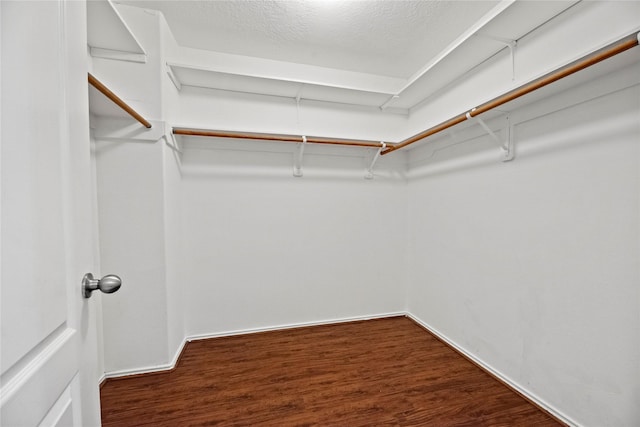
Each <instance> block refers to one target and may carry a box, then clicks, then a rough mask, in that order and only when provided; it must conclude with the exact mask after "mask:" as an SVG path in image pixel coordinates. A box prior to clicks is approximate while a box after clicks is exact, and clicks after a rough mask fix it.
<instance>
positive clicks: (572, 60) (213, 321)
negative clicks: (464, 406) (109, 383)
mask: <svg viewBox="0 0 640 427" xmlns="http://www.w3.org/2000/svg"><path fill="white" fill-rule="evenodd" d="M180 3H181V2H161V1H157V2H156V1H128V0H127V1H119V2H113V3H112V2H109V1H95V2H93V1H92V2H88V5H87V14H88V15H87V17H88V28H87V30H88V42H89V49H88V55H89V57H90V61H89V62H90V76H88V78H89V83H90V85H91V89H90V92H89V97H90V108H91V139H92V141H91V143H92V153H93V165H94V174H95V192H94V193H95V204H96V212H97V218H96V219H95V220H96V223H97V224H98V230H99V231H98V237H99V242H100V245H99V255H98V258H99V260H100V269H101V271H103V272H109V271H114V272H115V271H117V272H118V274H119V275H121V277H122V278H123V283H124V284H123V286H122V289H121V290H120V291H119V292H118V293H116V294H113V295H111V296H109V297H108V298H107V297H105V298H102V300H101V304H102V305H101V310H102V321H101V323H102V326H101V337H100V341H101V342H100V346H101V350H102V351H101V353H102V355H103V356H102V357H103V360H101V365H102V370H103V371H104V372H105V377H107V378H109V377H118V376H124V375H130V374H137V373H144V372H152V371H160V370H167V369H171V368H172V367H173V366H174V364H175V363H176V360H177V358H178V356H179V354H180V352H181V349H182V348H183V346H184V345H185V343H186V342H187V341H188V340H191V339H197V338H204V337H215V336H224V335H233V334H242V333H247V332H253V331H262V330H271V329H280V328H289V327H295V326H302V325H314V324H326V323H333V322H342V321H347V320H358V319H369V318H376V317H388V316H395V315H407V316H409V317H411V318H412V319H413V320H415V321H416V322H418V323H419V324H421V325H423V326H424V327H425V328H427V329H428V330H430V331H431V332H433V333H434V334H435V335H437V336H438V337H440V338H441V339H442V340H444V341H445V342H447V343H449V345H451V346H452V347H454V348H456V349H457V350H459V351H461V352H462V353H464V354H466V355H467V356H468V357H469V358H471V359H473V360H474V361H476V362H477V363H478V364H480V365H482V366H483V367H484V368H485V369H486V370H488V371H490V372H491V373H493V374H494V375H496V376H498V377H499V378H501V379H502V380H503V381H505V382H507V383H509V384H510V385H511V386H512V387H513V388H515V389H516V390H518V391H520V392H521V393H523V394H524V395H526V396H527V397H529V398H530V399H532V400H533V401H535V402H536V403H537V404H539V405H540V406H542V407H543V408H545V409H547V410H548V411H549V412H551V413H552V414H554V415H555V416H556V417H558V418H559V419H561V420H563V421H565V422H567V423H568V424H571V425H593V426H595V425H621V426H622V425H634V424H637V423H638V422H639V421H640V407H639V406H638V405H637V402H638V396H639V395H640V382H639V381H638V379H639V378H640V363H639V362H638V360H639V355H640V314H639V313H640V310H639V308H640V286H639V285H640V264H639V262H638V260H639V259H640V146H639V145H638V143H639V141H640V86H639V84H640V48H639V47H638V31H640V26H639V24H638V17H639V16H640V2H637V1H630V2H611V1H574V0H570V1H557V2H535V1H507V0H503V1H480V2H276V3H274V2H243V3H236V2H207V3H204V2H192V3H191V5H190V9H188V12H181V11H180V9H179V8H180ZM187 3H190V2H187ZM243 8H244V9H243ZM207 25H208V26H210V27H216V28H217V30H216V31H212V32H211V33H205V32H204V31H205V28H206V27H207ZM260 31H262V34H263V37H262V39H260V37H256V34H258V33H259V32H260ZM207 34H208V36H206V35H207ZM319 34H320V35H323V36H324V37H325V39H320V38H314V37H316V36H318V35H319ZM243 37H244V38H246V40H245V39H243ZM251 37H254V38H253V39H251ZM305 37H306V39H305ZM340 37H342V39H341V38H340ZM301 40H307V41H306V43H307V44H305V45H303V44H302V43H303V42H302V41H301ZM308 40H312V41H313V43H310V42H308ZM363 40H365V41H366V40H368V41H369V44H367V43H363ZM358 48H360V49H361V50H358Z"/></svg>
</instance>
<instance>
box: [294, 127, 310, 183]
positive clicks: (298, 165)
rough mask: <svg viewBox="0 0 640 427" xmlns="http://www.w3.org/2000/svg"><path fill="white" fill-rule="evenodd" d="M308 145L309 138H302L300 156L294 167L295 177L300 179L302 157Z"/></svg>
mask: <svg viewBox="0 0 640 427" xmlns="http://www.w3.org/2000/svg"><path fill="white" fill-rule="evenodd" d="M306 145H307V137H306V136H304V135H303V136H302V143H301V144H300V147H299V148H298V155H297V156H296V162H295V164H294V165H293V176H295V177H296V178H300V177H301V176H302V156H303V155H304V147H305V146H306Z"/></svg>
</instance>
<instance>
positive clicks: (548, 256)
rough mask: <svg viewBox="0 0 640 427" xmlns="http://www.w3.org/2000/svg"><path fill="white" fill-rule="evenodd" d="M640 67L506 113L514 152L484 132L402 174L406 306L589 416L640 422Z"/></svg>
mask: <svg viewBox="0 0 640 427" xmlns="http://www.w3.org/2000/svg"><path fill="white" fill-rule="evenodd" d="M638 76H640V68H639V67H638V65H637V63H636V65H634V66H632V67H631V68H629V67H627V68H625V69H623V70H620V71H618V72H616V73H614V74H610V75H607V76H605V77H602V78H600V79H599V80H596V81H590V82H588V83H587V84H585V85H583V86H581V87H579V88H576V89H573V90H570V91H569V92H566V93H563V94H560V95H557V96H555V97H552V98H549V99H547V100H544V101H541V102H540V103H539V104H537V105H531V106H529V107H526V108H524V109H521V110H518V111H516V112H515V113H513V114H512V118H513V120H514V123H516V126H515V135H516V139H515V141H516V147H517V157H516V159H515V160H514V161H513V162H510V163H500V162H499V161H498V160H497V156H496V151H497V150H496V149H495V148H488V149H485V151H484V152H478V150H477V148H474V145H476V146H477V145H478V144H482V143H486V142H487V141H488V145H485V147H491V144H495V143H494V142H493V141H491V140H490V139H488V138H487V137H482V138H475V139H471V140H470V141H469V142H468V143H467V144H462V145H461V144H458V145H457V146H456V148H455V149H456V150H458V152H457V154H456V159H455V160H451V159H442V158H439V157H438V156H437V155H436V156H435V157H434V158H430V159H429V158H427V160H425V161H422V162H417V163H414V164H413V168H412V170H411V171H410V175H409V176H410V180H409V230H410V233H409V236H410V247H409V254H410V259H411V261H410V269H409V276H410V279H409V283H410V285H409V286H410V288H409V298H408V308H409V312H411V313H412V314H413V315H414V316H416V317H417V318H419V319H420V320H421V321H423V322H424V323H425V324H427V325H429V326H430V327H431V328H433V329H434V330H435V331H437V332H438V333H440V334H442V335H443V336H444V337H446V338H448V339H449V340H450V341H452V342H453V343H454V344H455V345H457V346H459V347H460V348H461V349H462V350H464V351H466V352H468V353H469V354H470V355H472V356H473V357H475V358H477V359H478V360H479V361H481V362H483V363H484V364H486V365H488V366H489V367H490V368H492V369H494V370H495V371H497V372H498V373H500V374H502V375H504V376H505V377H506V378H507V379H509V380H511V381H512V382H513V383H515V385H517V386H519V387H521V388H522V389H524V390H526V391H528V392H529V393H530V394H532V395H534V396H538V397H539V398H540V399H541V400H542V401H543V402H546V403H547V404H548V405H549V406H550V407H551V408H553V409H554V410H555V411H557V412H559V413H561V414H564V415H565V416H566V417H567V419H568V420H571V421H572V422H575V423H577V424H579V425H585V426H599V425H612V426H613V425H615V426H631V425H637V424H638V422H640V410H639V407H638V405H637V402H638V396H639V395H640V384H639V383H638V378H640V364H639V363H638V354H640V333H639V332H640V315H639V314H638V313H639V311H638V308H639V307H638V304H639V302H640V286H639V285H640V268H639V265H638V259H640V222H639V218H640V180H639V178H640V173H639V170H640V168H639V166H640V148H639V147H638V138H639V136H640V122H639V120H638V117H639V114H640V86H638V84H640V79H639V78H638ZM629 85H632V86H631V87H628V86H629ZM606 88H608V90H605V89H606ZM600 92H604V93H605V94H604V95H602V94H601V93H600ZM594 97H595V98H594ZM558 108H559V110H558V111H556V112H553V111H554V110H556V109H558ZM461 139H463V138H461ZM465 149H466V150H467V153H464V150H465ZM416 154H417V153H416ZM439 163H440V164H439ZM460 164H463V166H462V167H459V165H460Z"/></svg>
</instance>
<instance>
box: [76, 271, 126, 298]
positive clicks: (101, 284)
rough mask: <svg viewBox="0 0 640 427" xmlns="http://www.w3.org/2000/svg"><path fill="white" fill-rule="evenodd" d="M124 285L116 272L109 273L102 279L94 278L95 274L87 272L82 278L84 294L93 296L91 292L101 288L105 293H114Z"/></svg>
mask: <svg viewBox="0 0 640 427" xmlns="http://www.w3.org/2000/svg"><path fill="white" fill-rule="evenodd" d="M120 286H122V279H121V278H119V277H118V276H116V275H115V274H107V275H106V276H104V277H103V278H102V279H94V278H93V274H91V273H87V274H85V275H84V277H83V278H82V295H83V296H84V297H85V298H89V297H90V296H91V292H93V291H95V290H98V289H100V290H101V291H102V292H104V293H105V294H112V293H114V292H115V291H117V290H118V289H120Z"/></svg>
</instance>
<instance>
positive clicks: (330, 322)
mask: <svg viewBox="0 0 640 427" xmlns="http://www.w3.org/2000/svg"><path fill="white" fill-rule="evenodd" d="M406 314H407V313H406V312H404V311H396V312H392V313H380V314H371V315H365V316H354V317H341V318H337V319H328V320H319V321H313V322H300V323H288V324H284V325H277V326H268V327H266V328H249V329H237V330H234V331H227V332H219V333H213V334H197V335H191V336H189V337H188V338H187V340H188V341H197V340H205V339H208V338H220V337H229V336H233V335H246V334H257V333H260V332H270V331H280V330H283V329H295V328H305V327H308V326H321V325H333V324H336V323H347V322H357V321H359V320H372V319H384V318H386V317H396V316H406Z"/></svg>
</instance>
